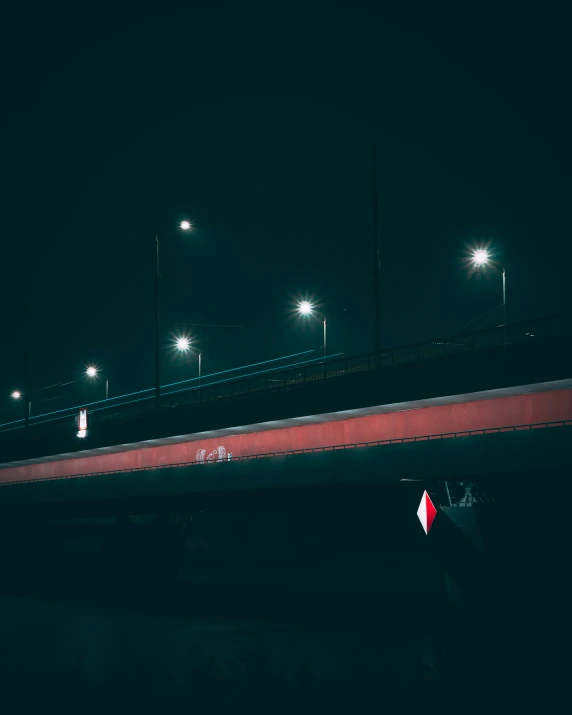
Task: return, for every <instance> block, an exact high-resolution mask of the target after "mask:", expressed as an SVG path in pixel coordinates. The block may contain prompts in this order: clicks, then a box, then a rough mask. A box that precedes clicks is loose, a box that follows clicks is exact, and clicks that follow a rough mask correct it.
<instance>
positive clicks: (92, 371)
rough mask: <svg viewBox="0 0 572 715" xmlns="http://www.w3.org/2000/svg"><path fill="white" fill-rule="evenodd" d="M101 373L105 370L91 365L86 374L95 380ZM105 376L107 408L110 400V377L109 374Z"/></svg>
mask: <svg viewBox="0 0 572 715" xmlns="http://www.w3.org/2000/svg"><path fill="white" fill-rule="evenodd" d="M100 372H103V370H101V369H100V368H98V367H95V366H94V365H90V366H89V367H88V368H86V371H85V374H86V375H87V376H88V377H89V378H91V379H92V380H93V379H94V378H96V377H97V376H98V375H99V373H100ZM103 374H104V375H105V406H106V407H107V401H108V400H109V377H108V375H107V373H105V372H104V373H103Z"/></svg>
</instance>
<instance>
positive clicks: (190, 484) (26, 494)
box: [0, 426, 572, 517]
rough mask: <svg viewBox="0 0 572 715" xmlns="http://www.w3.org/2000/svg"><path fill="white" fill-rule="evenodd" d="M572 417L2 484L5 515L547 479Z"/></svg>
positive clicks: (564, 451)
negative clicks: (266, 493) (490, 430)
mask: <svg viewBox="0 0 572 715" xmlns="http://www.w3.org/2000/svg"><path fill="white" fill-rule="evenodd" d="M571 437H572V426H560V427H545V428H543V429H532V430H516V431H510V432H499V433H496V434H481V435H475V436H467V437H458V438H444V439H435V440H424V441H417V442H405V443H402V444H393V445H381V446H373V447H354V448H345V449H328V450H324V451H320V452H314V453H303V454H292V455H288V456H275V457H270V456H269V457H264V458H254V459H244V460H236V461H235V460H233V461H230V462H228V461H226V462H212V463H206V464H201V463H194V464H189V465H186V466H178V467H162V468H151V469H145V470H141V471H136V472H129V471H126V472H118V473H113V474H100V475H93V476H86V477H83V478H75V479H74V478H70V479H55V480H47V481H36V482H32V483H28V484H14V485H11V486H6V487H4V488H3V489H2V493H1V496H2V500H1V503H0V512H1V513H3V516H4V517H6V516H11V517H16V516H17V514H22V513H26V514H28V515H30V514H32V513H38V514H40V513H41V514H44V515H53V516H55V515H60V514H65V515H68V516H69V515H80V514H91V515H94V514H95V515H104V514H115V513H117V512H118V511H124V512H126V513H148V512H155V511H157V510H161V509H167V510H169V509H173V508H175V509H177V508H182V507H183V505H185V504H187V505H188V504H189V503H195V504H196V502H197V500H203V499H207V500H208V499H211V498H212V497H213V496H214V497H215V498H219V497H220V496H221V495H222V494H223V493H228V494H234V495H236V494H237V493H240V492H252V491H256V490H271V489H308V488H316V487H320V488H324V487H332V488H335V487H358V488H360V487H364V486H365V487H367V486H375V485H384V484H386V485H387V484H391V483H394V484H395V483H399V482H402V483H405V482H410V481H414V482H417V483H419V484H420V485H428V488H429V489H430V490H433V491H434V492H438V493H440V494H441V495H442V499H441V500H440V501H441V503H442V504H444V505H445V504H446V501H445V500H444V499H445V497H444V494H445V492H444V491H443V485H444V484H445V482H451V483H452V484H453V488H454V484H455V483H459V482H463V483H471V484H477V485H479V484H480V485H481V488H482V489H483V492H489V491H490V492H492V493H494V492H495V491H496V490H498V489H501V490H505V489H507V488H508V489H512V490H514V489H519V488H520V485H521V484H522V486H523V487H524V482H529V483H530V484H534V485H535V488H536V489H538V488H543V485H544V486H546V484H547V483H548V481H549V480H550V481H551V482H552V481H553V480H555V479H559V478H560V477H561V476H562V475H565V474H569V473H570V468H571V467H572V454H571V452H570V449H569V444H570V438H571Z"/></svg>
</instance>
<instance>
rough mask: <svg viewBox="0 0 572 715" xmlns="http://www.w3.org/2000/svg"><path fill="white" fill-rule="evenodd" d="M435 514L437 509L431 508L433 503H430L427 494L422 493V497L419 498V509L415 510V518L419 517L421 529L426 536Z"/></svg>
mask: <svg viewBox="0 0 572 715" xmlns="http://www.w3.org/2000/svg"><path fill="white" fill-rule="evenodd" d="M436 514H437V509H435V507H434V506H433V502H432V501H431V499H430V497H429V494H427V492H426V491H425V492H423V496H422V497H421V503H420V504H419V509H417V516H418V517H419V521H420V522H421V526H422V527H423V529H424V531H425V533H426V534H428V533H429V529H430V528H431V526H432V525H433V521H434V520H435V516H436Z"/></svg>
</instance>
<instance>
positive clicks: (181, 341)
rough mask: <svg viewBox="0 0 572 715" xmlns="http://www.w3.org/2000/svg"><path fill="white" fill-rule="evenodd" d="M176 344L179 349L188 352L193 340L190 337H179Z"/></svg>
mask: <svg viewBox="0 0 572 715" xmlns="http://www.w3.org/2000/svg"><path fill="white" fill-rule="evenodd" d="M176 346H177V350H180V351H181V352H187V350H188V349H189V348H190V347H191V342H190V340H189V339H188V338H177V342H176Z"/></svg>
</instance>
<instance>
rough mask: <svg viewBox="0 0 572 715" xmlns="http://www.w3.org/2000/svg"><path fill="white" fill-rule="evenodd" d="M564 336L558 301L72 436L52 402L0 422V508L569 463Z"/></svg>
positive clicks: (107, 419)
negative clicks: (22, 418)
mask: <svg viewBox="0 0 572 715" xmlns="http://www.w3.org/2000/svg"><path fill="white" fill-rule="evenodd" d="M571 347H572V316H570V315H561V316H552V317H549V318H544V319H541V320H537V321H528V322H525V323H519V324H513V325H507V326H500V327H497V328H493V329H489V330H485V331H480V332H475V333H470V334H467V335H461V336H454V337H447V338H442V339H436V340H432V341H428V342H426V343H421V344H416V345H412V346H405V347H400V348H395V349H393V350H387V351H383V352H381V353H378V354H371V355H365V356H357V357H354V358H343V359H338V360H332V361H331V362H322V363H320V364H312V365H306V366H301V367H295V368H290V369H288V370H285V371H284V370H282V371H280V370H277V371H273V372H272V373H270V374H268V373H265V374H261V375H255V376H247V377H243V378H239V379H235V380H228V381H224V382H223V383H217V384H213V385H206V386H202V387H201V388H194V387H193V388H189V389H187V390H184V391H182V392H177V393H175V394H173V393H168V392H167V394H166V395H165V396H164V401H162V403H161V409H160V410H158V411H157V410H155V409H154V405H153V404H152V403H149V402H148V400H146V399H143V400H142V401H138V402H136V403H133V402H127V403H126V404H125V405H120V406H111V407H107V408H105V407H103V408H101V409H99V410H98V411H96V412H95V413H94V414H93V415H90V420H89V430H88V436H87V438H86V439H85V440H79V439H77V436H76V432H77V429H76V427H75V412H73V413H69V414H67V413H66V414H63V415H61V416H60V417H58V418H57V419H51V420H50V421H38V422H37V423H35V424H31V425H30V426H29V427H28V428H27V429H18V430H13V429H12V430H10V431H8V432H5V433H0V455H1V457H0V459H1V464H0V484H1V485H2V486H3V487H4V488H3V489H2V490H1V493H0V496H1V506H0V508H1V509H2V510H4V511H6V510H11V511H13V509H14V508H16V507H18V505H21V507H22V508H26V509H28V508H30V507H31V506H32V505H34V508H35V509H43V510H44V511H45V510H48V511H50V510H53V509H56V505H59V506H58V507H57V509H60V510H61V509H64V508H65V510H66V513H71V512H73V510H74V509H75V510H79V511H85V510H87V511H94V510H95V511H97V510H98V509H100V510H101V508H102V505H103V504H104V503H105V504H107V505H109V504H113V505H115V506H114V507H113V508H116V507H117V504H118V503H119V502H122V503H125V500H127V502H129V504H130V505H131V506H130V508H132V509H139V510H143V511H145V510H149V508H150V507H151V506H152V505H153V504H157V503H158V500H161V499H164V500H167V501H168V500H169V499H172V498H174V497H182V496H183V495H187V496H188V497H189V498H190V497H191V496H192V495H194V498H196V495H197V494H203V495H204V494H207V493H209V492H215V493H220V492H222V491H225V490H230V491H237V490H243V489H258V488H268V487H280V488H287V487H301V486H304V485H305V486H309V485H314V486H316V485H320V484H321V485H324V484H344V483H345V484H348V485H350V484H370V485H371V484H374V483H383V482H388V481H400V480H412V479H414V480H418V481H420V482H422V483H430V484H431V490H432V492H433V494H434V495H435V496H436V499H437V500H438V502H439V503H440V504H441V505H443V506H444V507H447V506H453V505H454V504H469V503H473V502H474V501H475V500H477V501H478V500H483V499H487V498H488V497H487V496H486V495H487V494H488V493H489V492H490V488H491V481H492V488H493V492H494V490H495V489H498V488H499V484H500V483H502V482H503V481H504V482H506V481H507V480H508V479H513V478H514V477H515V475H520V476H521V477H522V476H523V475H525V476H526V475H529V476H530V475H533V474H536V473H540V472H542V471H543V470H544V471H546V470H549V471H553V472H561V471H564V470H566V469H569V467H570V464H569V461H570V460H569V457H568V451H567V450H566V448H565V445H566V442H567V440H569V438H570V434H572V430H571V429H570V428H571V427H572V375H571V374H570V367H569V365H570V355H571ZM548 453H550V460H547V459H546V455H547V454H548ZM547 462H549V463H547ZM485 482H486V483H487V485H488V486H487V489H488V490H489V491H487V489H485V490H484V491H483V490H482V489H481V490H480V491H479V490H478V489H477V487H476V486H475V485H477V484H479V483H485ZM459 484H462V485H464V487H463V486H462V487H461V488H459V486H458V485H459ZM467 485H469V486H467ZM65 505H67V506H65ZM105 508H111V507H109V506H106V507H105ZM113 508H112V510H113Z"/></svg>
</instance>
